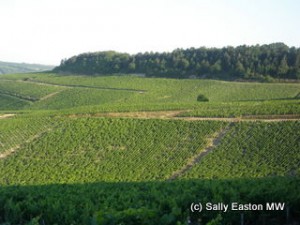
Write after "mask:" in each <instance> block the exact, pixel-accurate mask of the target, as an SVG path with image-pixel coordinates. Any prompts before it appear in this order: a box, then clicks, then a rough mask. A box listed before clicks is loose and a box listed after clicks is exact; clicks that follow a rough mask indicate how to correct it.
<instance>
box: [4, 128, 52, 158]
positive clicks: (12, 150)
mask: <svg viewBox="0 0 300 225" xmlns="http://www.w3.org/2000/svg"><path fill="white" fill-rule="evenodd" d="M51 130H52V129H51V128H48V129H47V130H45V131H42V132H40V133H38V134H36V135H34V136H32V137H30V138H28V139H27V140H26V141H25V142H24V143H22V144H19V145H16V146H14V147H12V148H10V149H8V150H6V151H5V152H3V153H0V159H5V158H6V157H8V156H10V155H12V154H13V153H15V152H16V151H17V150H18V149H19V148H21V146H22V145H24V144H28V143H30V142H32V141H34V140H36V139H38V138H40V137H41V136H42V135H44V134H45V133H47V132H49V131H51Z"/></svg>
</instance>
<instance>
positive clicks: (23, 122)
mask: <svg viewBox="0 0 300 225" xmlns="http://www.w3.org/2000/svg"><path fill="white" fill-rule="evenodd" d="M55 125H56V120H54V119H51V118H48V117H40V116H34V117H27V116H19V117H13V118H10V119H5V120H0V153H2V152H6V151H9V150H10V149H13V148H16V147H17V148H18V147H19V146H20V145H21V144H25V143H26V142H27V141H29V140H30V139H31V138H33V137H34V136H35V135H39V134H42V133H43V132H45V131H47V130H48V129H50V128H52V127H53V126H55Z"/></svg>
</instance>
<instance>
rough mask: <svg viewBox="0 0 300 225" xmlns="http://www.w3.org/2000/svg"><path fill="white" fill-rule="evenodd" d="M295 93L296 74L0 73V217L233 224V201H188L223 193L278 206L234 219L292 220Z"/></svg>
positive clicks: (297, 168)
mask: <svg viewBox="0 0 300 225" xmlns="http://www.w3.org/2000/svg"><path fill="white" fill-rule="evenodd" d="M299 93H300V84H299V83H258V82H251V83H250V82H225V81H217V80H192V79H185V80H178V79H164V78H161V79H160V78H143V77H137V76H129V75H126V76H104V77H89V76H73V75H68V76H66V75H65V76H62V75H58V74H47V73H45V74H43V73H39V74H37V73H32V74H15V75H1V76H0V224H3V225H4V224H5V225H13V224H18V225H19V224H31V225H32V224H35V225H38V224H43V225H44V224H68V225H69V224H93V225H94V224H103V225H104V224H105V225H107V224H112V225H113V224H149V225H150V224H154V223H155V224H161V225H165V224H170V225H173V224H177V225H179V224H200V222H199V221H200V220H201V224H240V223H241V221H240V218H241V211H238V212H233V211H230V212H228V213H222V212H220V211H215V212H210V211H204V212H202V213H192V212H191V211H190V205H191V203H193V202H196V203H197V202H202V203H205V202H225V203H230V202H233V201H238V202H242V203H249V202H251V203H263V204H265V203H266V202H270V201H273V202H275V201H278V202H280V201H281V202H286V204H287V205H288V206H289V212H287V210H285V211H272V212H267V211H260V212H252V211H250V212H247V211H245V212H244V213H245V215H244V216H245V221H244V222H245V224H264V223H265V224H275V225H277V224H278V225H279V224H290V223H288V222H291V221H292V222H295V221H296V222H297V221H298V220H299V218H300V214H299V211H300V204H299V202H300V194H299V191H298V187H299V185H300V178H299V175H300V164H299V161H300V145H299V143H300V139H299V137H300V133H299V131H300V124H299V115H300V99H299ZM200 94H201V95H204V96H205V97H206V98H208V100H209V101H206V102H199V101H197V97H198V96H199V95H200ZM122 112H123V113H122ZM127 117H130V118H127ZM213 119H215V120H216V121H211V120H213ZM197 120H201V121H197ZM287 213H290V214H289V220H290V221H287V216H286V215H287ZM188 221H190V223H189V222H188Z"/></svg>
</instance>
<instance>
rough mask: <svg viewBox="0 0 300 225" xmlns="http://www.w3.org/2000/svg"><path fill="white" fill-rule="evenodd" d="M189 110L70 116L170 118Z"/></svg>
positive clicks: (75, 116)
mask: <svg viewBox="0 0 300 225" xmlns="http://www.w3.org/2000/svg"><path fill="white" fill-rule="evenodd" d="M186 111H187V110H176V111H144V112H109V113H95V114H77V115H76V114H73V115H69V117H70V118H77V117H80V118H81V117H108V118H141V119H170V118H177V117H176V116H177V115H179V114H180V113H182V112H186Z"/></svg>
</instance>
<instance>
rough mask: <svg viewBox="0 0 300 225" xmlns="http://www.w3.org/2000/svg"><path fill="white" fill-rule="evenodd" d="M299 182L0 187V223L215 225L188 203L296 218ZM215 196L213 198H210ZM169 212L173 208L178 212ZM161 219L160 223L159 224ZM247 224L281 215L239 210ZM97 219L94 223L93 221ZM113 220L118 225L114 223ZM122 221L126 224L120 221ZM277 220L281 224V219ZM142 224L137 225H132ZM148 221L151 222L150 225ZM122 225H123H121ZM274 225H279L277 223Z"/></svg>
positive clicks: (229, 216) (227, 218)
mask: <svg viewBox="0 0 300 225" xmlns="http://www.w3.org/2000/svg"><path fill="white" fill-rule="evenodd" d="M299 182H300V180H299V178H291V177H289V178H287V177H286V178H284V177H280V178H279V177H269V178H264V179H227V180H182V181H174V182H157V181H156V182H141V183H139V182H132V183H130V182H127V183H125V182H119V183H105V182H95V183H85V184H52V185H33V186H22V185H17V186H0V224H2V223H5V222H8V223H9V224H26V223H27V222H30V221H32V220H35V221H36V219H35V218H39V222H40V224H60V225H69V224H74V225H82V224H103V222H104V221H105V222H111V224H153V223H154V222H155V224H157V225H165V224H166V223H164V222H166V221H167V220H168V219H170V220H169V221H172V223H171V224H172V225H173V224H186V223H187V221H188V220H190V221H191V223H194V224H196V223H197V221H198V220H200V219H201V220H202V224H207V223H209V222H212V220H213V221H215V222H216V220H217V221H219V219H218V218H219V217H220V216H218V214H220V212H219V211H217V212H211V211H206V210H205V211H203V212H201V213H191V212H190V211H189V208H190V204H191V203H192V202H202V203H206V202H211V201H213V202H217V201H218V202H224V203H231V202H251V203H255V202H259V203H261V204H264V203H266V202H270V199H271V200H272V201H274V202H280V201H284V202H286V203H287V204H289V206H290V212H291V214H294V215H299V207H300V205H299V202H300V195H299V192H298V189H299ZM216 197H217V198H216ZM174 208H179V209H180V213H178V212H177V210H174ZM162 218H164V221H162ZM245 218H247V221H248V222H249V223H251V224H261V223H260V222H261V219H262V218H264V219H265V221H266V224H272V222H274V220H275V221H278V220H279V221H283V220H284V219H285V212H282V213H278V212H277V213H275V214H271V215H270V214H269V213H268V214H267V213H265V211H262V212H259V211H257V212H255V217H253V212H249V211H245ZM97 219H99V221H97ZM114 219H117V221H118V222H119V223H116V222H115V220H114ZM122 219H124V220H125V221H126V223H125V222H124V221H123V220H122ZM282 219H283V220H282ZM136 221H139V222H140V221H143V222H142V223H134V222H136ZM153 221H154V222H153ZM122 222H123V223H122ZM239 222H240V212H234V211H230V212H227V213H223V214H222V224H239ZM106 224H109V223H106ZM279 224H280V223H279Z"/></svg>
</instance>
